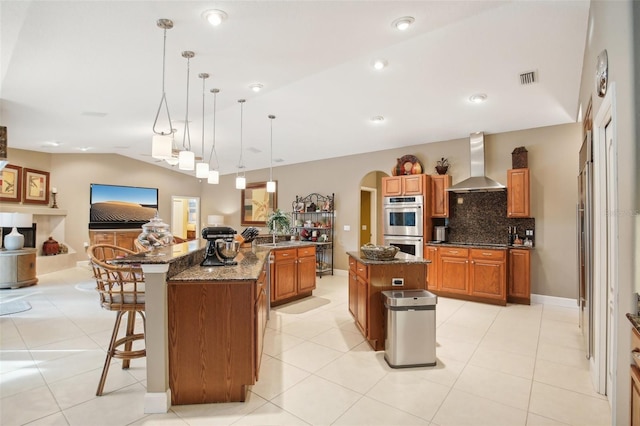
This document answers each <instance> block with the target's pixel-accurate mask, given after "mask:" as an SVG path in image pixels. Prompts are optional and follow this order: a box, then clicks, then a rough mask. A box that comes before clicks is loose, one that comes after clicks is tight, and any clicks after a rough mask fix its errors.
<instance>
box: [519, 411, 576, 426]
mask: <svg viewBox="0 0 640 426" xmlns="http://www.w3.org/2000/svg"><path fill="white" fill-rule="evenodd" d="M527 426H568V425H567V423H562V422H559V421H556V420H553V419H550V418H547V417H543V416H539V415H537V414H533V413H528V414H527Z"/></svg>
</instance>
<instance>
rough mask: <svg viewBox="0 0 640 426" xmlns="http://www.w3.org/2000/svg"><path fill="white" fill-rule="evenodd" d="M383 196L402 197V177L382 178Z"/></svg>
mask: <svg viewBox="0 0 640 426" xmlns="http://www.w3.org/2000/svg"><path fill="white" fill-rule="evenodd" d="M382 195H383V196H392V195H402V176H389V177H383V178H382Z"/></svg>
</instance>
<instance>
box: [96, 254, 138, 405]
mask: <svg viewBox="0 0 640 426" xmlns="http://www.w3.org/2000/svg"><path fill="white" fill-rule="evenodd" d="M87 254H88V255H89V259H90V263H91V267H92V269H93V276H94V278H95V279H96V284H97V288H96V289H97V290H98V293H99V294H100V305H101V306H102V308H103V309H106V310H109V311H115V312H117V316H116V323H115V325H114V327H113V333H112V334H111V341H110V342H109V349H108V350H107V358H106V359H105V362H104V368H103V369H102V376H101V377H100V382H99V384H98V390H97V391H96V395H98V396H100V395H102V391H103V389H104V384H105V381H106V380H107V372H108V371H109V365H110V364H111V359H112V358H118V359H122V368H123V369H125V368H129V364H130V360H132V359H134V358H141V357H144V356H146V354H147V353H146V349H138V350H133V342H134V341H136V340H143V339H144V331H143V332H142V333H137V334H136V333H135V331H134V327H135V321H136V313H138V314H140V316H141V317H142V323H143V326H144V327H145V328H146V319H145V316H144V308H145V303H144V300H145V298H144V274H143V273H142V269H141V268H140V266H133V265H117V264H112V263H110V260H112V259H115V258H121V257H125V256H129V255H132V254H136V252H134V251H132V250H128V249H125V248H122V247H118V246H114V245H111V244H95V245H92V246H89V247H88V248H87ZM125 314H127V326H126V333H125V336H124V337H121V338H118V330H119V328H120V324H121V322H122V317H123V316H125ZM122 346H124V348H121V347H122Z"/></svg>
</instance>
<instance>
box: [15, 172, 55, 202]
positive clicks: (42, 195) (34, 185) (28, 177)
mask: <svg viewBox="0 0 640 426" xmlns="http://www.w3.org/2000/svg"><path fill="white" fill-rule="evenodd" d="M23 174H24V182H23V185H22V191H23V197H22V202H23V203H29V204H49V172H43V171H40V170H34V169H28V168H26V167H25V168H24V171H23Z"/></svg>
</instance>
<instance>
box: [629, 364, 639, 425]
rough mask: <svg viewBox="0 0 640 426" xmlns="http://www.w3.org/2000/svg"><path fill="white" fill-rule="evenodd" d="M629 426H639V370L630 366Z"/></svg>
mask: <svg viewBox="0 0 640 426" xmlns="http://www.w3.org/2000/svg"><path fill="white" fill-rule="evenodd" d="M631 426H640V370H639V369H638V367H636V366H635V365H632V366H631Z"/></svg>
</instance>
